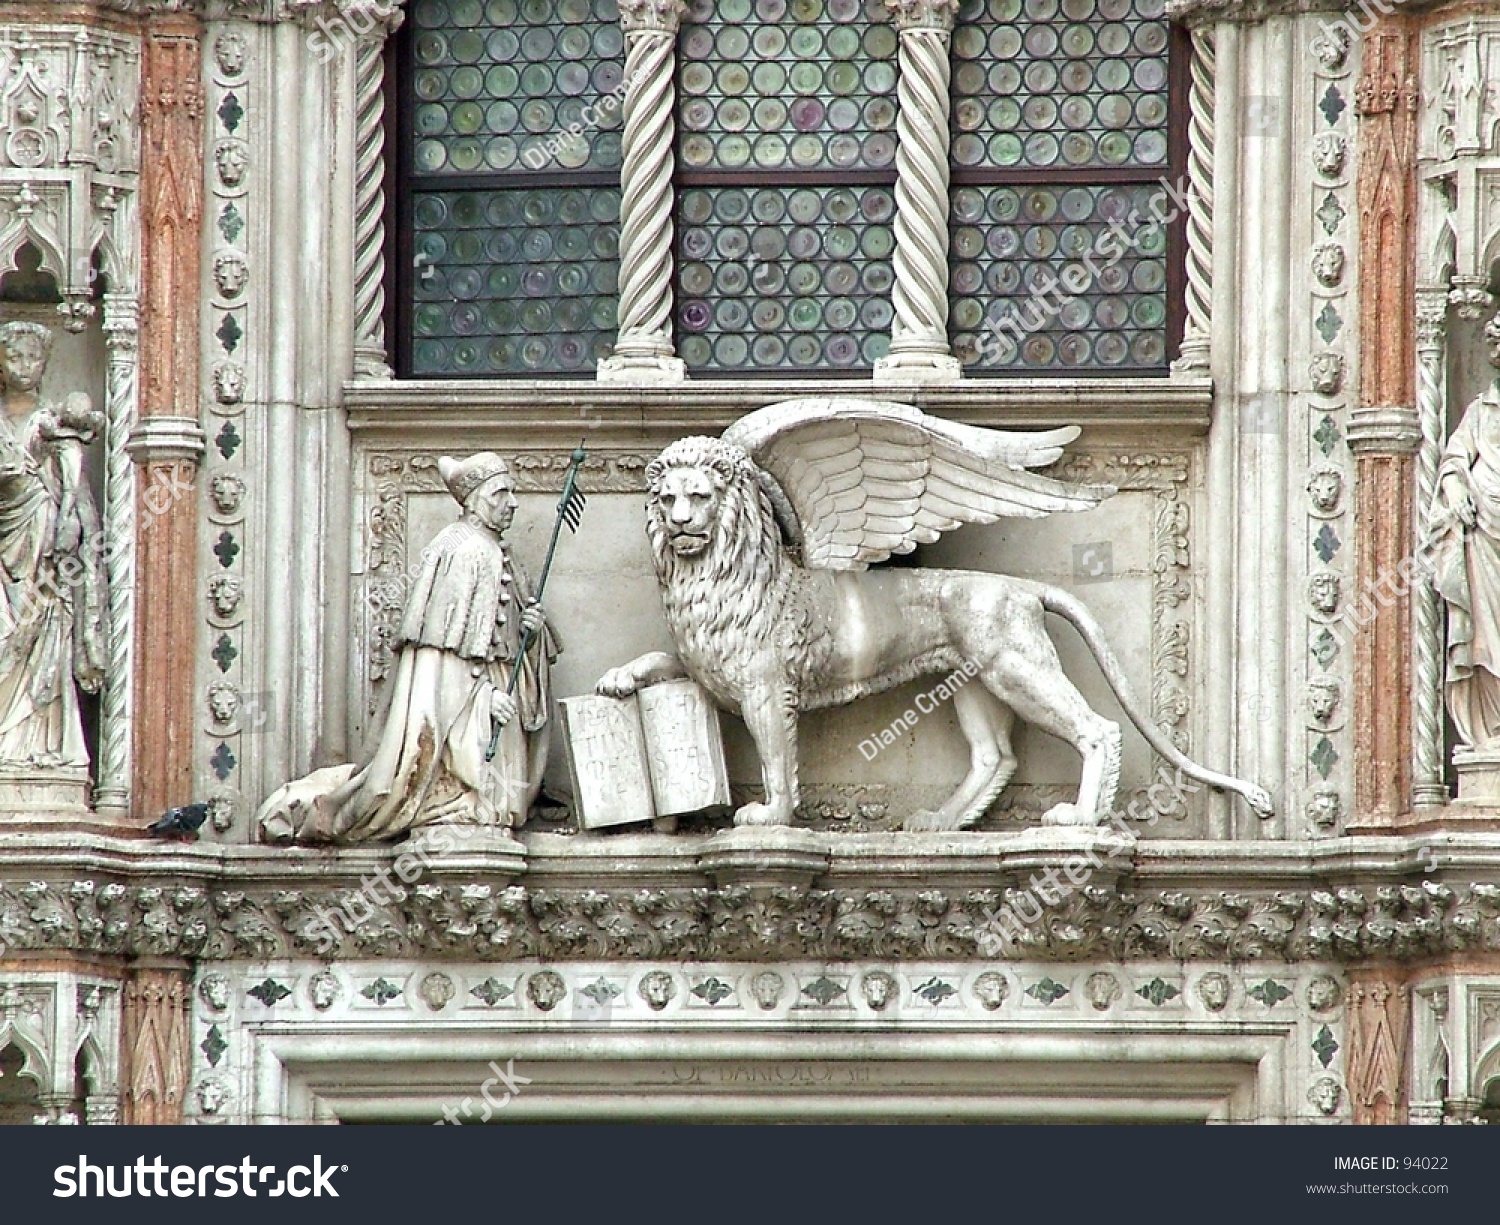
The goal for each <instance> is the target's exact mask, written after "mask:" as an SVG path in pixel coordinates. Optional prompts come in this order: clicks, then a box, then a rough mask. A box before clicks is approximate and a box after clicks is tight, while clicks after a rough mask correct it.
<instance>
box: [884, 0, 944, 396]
mask: <svg viewBox="0 0 1500 1225" xmlns="http://www.w3.org/2000/svg"><path fill="white" fill-rule="evenodd" d="M887 7H888V8H889V9H890V10H891V12H892V13H893V14H894V16H895V18H896V25H897V27H898V29H899V30H900V38H901V43H900V50H899V66H900V80H899V83H898V85H897V104H898V106H899V113H898V115H897V119H896V137H897V141H898V145H897V150H896V224H895V235H896V249H895V254H894V257H893V270H894V273H895V283H894V285H893V286H892V289H891V305H892V307H893V308H894V312H895V314H894V318H893V319H892V322H891V348H890V356H889V357H885V358H882V359H880V361H878V362H877V363H876V366H875V376H876V377H877V378H897V379H902V380H909V379H917V380H920V381H930V380H934V379H936V380H951V379H956V378H958V377H959V376H960V375H961V373H962V370H961V367H960V365H959V362H958V359H957V358H955V357H954V356H953V355H952V353H951V352H950V350H949V346H948V207H949V206H948V143H949V125H948V115H949V110H950V107H951V105H952V102H951V98H950V89H949V85H950V81H951V78H952V65H951V63H950V60H949V55H948V46H949V43H950V41H951V38H952V32H953V18H954V14H955V13H956V12H957V10H958V3H957V0H887Z"/></svg>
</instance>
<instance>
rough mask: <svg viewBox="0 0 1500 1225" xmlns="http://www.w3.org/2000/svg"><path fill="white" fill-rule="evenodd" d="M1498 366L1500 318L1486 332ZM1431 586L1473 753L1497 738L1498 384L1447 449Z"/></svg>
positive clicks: (1452, 696) (1453, 707)
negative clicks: (1444, 610) (1438, 599)
mask: <svg viewBox="0 0 1500 1225" xmlns="http://www.w3.org/2000/svg"><path fill="white" fill-rule="evenodd" d="M1484 335H1485V341H1486V343H1487V344H1488V345H1489V348H1490V363H1491V364H1492V365H1494V366H1496V367H1500V315H1497V316H1496V317H1495V318H1494V319H1492V320H1490V322H1489V324H1488V325H1487V326H1486V327H1485V329H1484ZM1428 551H1429V555H1430V558H1431V562H1432V583H1433V586H1434V587H1436V588H1437V592H1438V594H1439V595H1440V596H1442V598H1443V600H1444V601H1445V602H1446V603H1447V606H1448V670H1447V685H1446V689H1447V699H1448V711H1449V713H1450V714H1451V715H1452V717H1453V724H1454V727H1455V728H1456V729H1457V730H1458V738H1459V740H1460V741H1461V742H1462V744H1464V745H1465V746H1468V747H1471V748H1479V747H1486V746H1488V747H1494V746H1495V743H1496V741H1497V740H1500V380H1497V381H1496V383H1495V384H1494V385H1492V386H1491V387H1490V388H1489V390H1487V391H1486V392H1484V394H1483V395H1481V396H1480V397H1479V398H1478V399H1476V400H1475V401H1474V402H1473V403H1472V404H1470V405H1469V407H1468V408H1466V409H1465V410H1464V415H1463V420H1462V421H1460V422H1459V425H1458V428H1457V429H1456V430H1454V431H1453V435H1452V437H1450V438H1449V439H1448V444H1447V446H1446V447H1444V449H1443V458H1442V462H1441V464H1440V466H1439V468H1438V491H1437V496H1436V497H1435V498H1434V499H1433V504H1432V511H1431V513H1430V514H1429V516H1428Z"/></svg>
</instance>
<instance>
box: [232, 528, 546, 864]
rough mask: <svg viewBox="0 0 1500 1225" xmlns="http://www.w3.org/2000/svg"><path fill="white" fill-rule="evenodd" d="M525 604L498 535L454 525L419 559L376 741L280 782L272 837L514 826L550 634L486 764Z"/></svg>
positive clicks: (529, 785)
mask: <svg viewBox="0 0 1500 1225" xmlns="http://www.w3.org/2000/svg"><path fill="white" fill-rule="evenodd" d="M531 597H532V589H531V585H530V583H529V582H528V581H527V579H526V576H525V575H524V574H523V573H522V572H521V571H520V570H519V569H518V568H517V567H515V566H514V565H513V564H512V563H511V561H510V559H509V558H508V556H507V554H506V550H505V548H504V546H503V545H502V544H501V543H500V540H499V538H498V537H497V536H496V535H495V534H494V533H492V532H490V531H488V530H486V529H483V528H479V527H475V526H473V525H471V524H469V523H467V522H459V523H454V524H450V525H449V526H448V527H446V528H444V529H443V531H442V532H440V533H439V534H438V536H437V537H436V538H435V539H434V540H433V542H432V543H431V544H430V545H429V546H428V547H427V549H426V550H424V552H423V564H422V567H421V569H420V570H419V571H418V573H417V576H416V578H415V580H414V581H413V583H412V588H411V593H410V595H409V596H408V598H407V602H406V609H405V615H404V616H403V618H402V623H401V631H400V635H399V637H398V639H397V645H398V647H399V653H398V656H397V660H396V667H395V671H394V674H393V675H392V677H391V679H390V682H389V691H388V694H389V696H388V700H387V702H386V705H385V710H384V714H383V719H382V722H381V724H380V728H381V730H380V736H379V739H378V741H377V742H376V743H375V746H374V748H373V751H372V752H371V753H370V755H369V758H368V760H367V761H366V762H365V763H364V764H363V765H362V766H359V767H356V766H352V765H349V766H335V767H331V768H329V769H325V770H320V771H317V772H316V773H315V774H313V775H310V776H308V778H306V779H302V780H299V781H297V782H294V783H289V784H288V785H287V786H286V787H283V788H282V789H281V790H280V791H278V792H277V793H276V794H275V795H273V796H272V797H271V798H270V799H269V800H267V801H266V803H265V804H264V805H263V806H262V808H261V812H260V814H259V820H260V822H261V825H262V828H263V829H264V830H265V832H266V834H267V836H268V837H270V838H272V839H273V840H284V839H286V838H294V839H296V840H298V841H307V842H329V841H336V842H363V841H368V840H373V839H389V838H394V837H397V836H399V835H400V834H403V833H405V832H407V831H409V830H413V829H415V828H417V827H419V826H423V825H430V824H433V823H434V822H439V821H441V822H452V823H459V824H463V825H477V826H492V827H517V826H520V825H521V824H523V823H524V822H525V820H526V814H527V812H528V811H529V810H530V808H531V805H532V803H533V802H534V801H535V800H536V797H537V794H538V792H539V791H540V790H541V783H542V771H543V769H544V768H545V766H546V763H547V735H546V724H547V714H548V703H549V699H550V683H549V676H548V672H549V664H550V662H551V660H552V659H553V658H554V657H555V656H556V654H557V651H556V644H555V640H554V639H553V637H552V635H551V633H550V631H546V630H544V631H543V633H542V634H541V635H539V636H538V637H537V638H536V639H534V640H533V642H532V645H531V646H530V647H529V648H528V650H527V653H526V658H525V660H524V661H523V663H522V667H521V675H520V677H519V679H518V682H517V685H516V691H515V694H514V696H515V699H516V704H517V711H516V715H515V717H514V718H513V719H512V720H511V721H510V722H509V723H507V724H506V725H505V727H504V728H503V729H502V731H501V733H500V741H499V746H498V750H497V752H496V754H495V758H494V760H493V761H490V762H487V761H485V760H484V752H485V748H486V746H487V745H488V744H489V740H490V734H491V726H492V725H491V714H490V712H491V709H492V706H493V704H494V698H495V695H496V693H497V692H498V693H503V692H505V691H506V689H507V687H508V686H509V683H510V676H511V668H512V664H513V661H514V660H515V657H516V652H517V651H518V650H519V649H520V640H521V628H520V614H521V610H522V609H524V608H525V607H526V605H527V604H528V603H529V602H530V600H531Z"/></svg>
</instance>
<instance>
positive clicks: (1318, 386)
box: [1307, 352, 1344, 396]
mask: <svg viewBox="0 0 1500 1225" xmlns="http://www.w3.org/2000/svg"><path fill="white" fill-rule="evenodd" d="M1307 373H1308V378H1309V379H1310V380H1311V381H1312V385H1313V390H1314V391H1316V392H1317V393H1318V394H1319V395H1320V396H1336V395H1338V393H1339V389H1340V388H1341V387H1343V385H1344V359H1343V357H1342V356H1341V355H1340V354H1338V353H1329V352H1324V353H1315V354H1314V355H1313V359H1312V361H1310V362H1308V364H1307Z"/></svg>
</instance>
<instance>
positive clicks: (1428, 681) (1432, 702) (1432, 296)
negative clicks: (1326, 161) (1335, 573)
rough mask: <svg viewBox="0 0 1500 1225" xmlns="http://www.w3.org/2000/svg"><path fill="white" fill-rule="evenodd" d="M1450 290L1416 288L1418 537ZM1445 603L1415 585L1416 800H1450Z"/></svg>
mask: <svg viewBox="0 0 1500 1225" xmlns="http://www.w3.org/2000/svg"><path fill="white" fill-rule="evenodd" d="M1447 318H1448V300H1447V292H1446V290H1443V289H1435V290H1433V289H1422V290H1418V291H1417V423H1418V425H1419V427H1420V428H1421V431H1422V438H1421V442H1420V443H1419V444H1418V446H1417V464H1416V501H1417V513H1416V526H1417V530H1416V533H1415V535H1416V542H1417V547H1418V549H1420V548H1421V546H1422V544H1423V542H1424V541H1425V540H1426V539H1427V521H1428V517H1429V515H1430V514H1431V512H1432V504H1433V499H1434V498H1435V497H1436V496H1437V488H1438V463H1439V460H1440V459H1441V458H1442V450H1443V400H1444V394H1443V390H1444V389H1443V369H1444V366H1445V365H1446V362H1447V347H1448V346H1447V333H1446V323H1447ZM1442 615H1443V609H1442V603H1441V601H1440V600H1439V598H1438V594H1437V592H1436V591H1435V590H1434V589H1433V587H1432V584H1431V583H1429V582H1428V581H1427V580H1426V578H1425V576H1420V577H1419V578H1418V580H1417V582H1416V583H1415V584H1414V585H1413V589H1412V639H1413V641H1412V691H1413V692H1412V735H1411V738H1412V759H1413V760H1412V806H1413V807H1414V808H1438V807H1441V806H1442V805H1444V804H1446V803H1447V802H1448V787H1447V784H1446V783H1445V782H1444V781H1443V764H1444V763H1443V671H1444V668H1443V622H1442Z"/></svg>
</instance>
